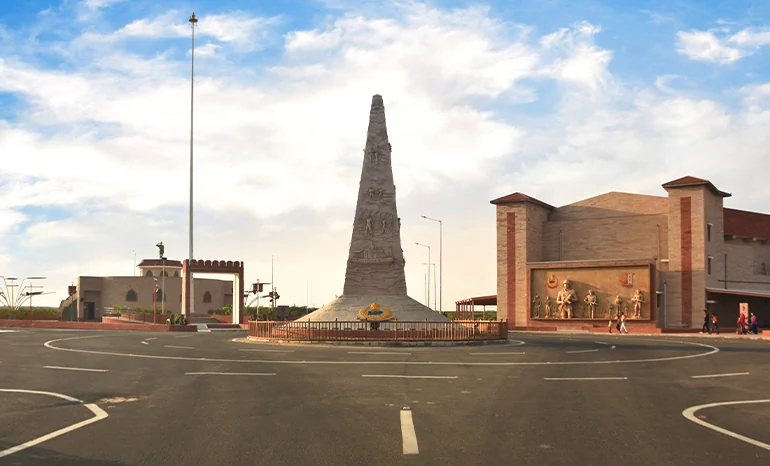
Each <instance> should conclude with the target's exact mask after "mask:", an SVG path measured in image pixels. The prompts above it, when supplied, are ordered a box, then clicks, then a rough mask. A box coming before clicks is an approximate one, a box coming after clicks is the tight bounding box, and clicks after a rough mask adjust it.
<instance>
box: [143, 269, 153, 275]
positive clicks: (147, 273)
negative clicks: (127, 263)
mask: <svg viewBox="0 0 770 466" xmlns="http://www.w3.org/2000/svg"><path fill="white" fill-rule="evenodd" d="M144 276H145V277H152V270H148V271H147V272H145V273H144Z"/></svg>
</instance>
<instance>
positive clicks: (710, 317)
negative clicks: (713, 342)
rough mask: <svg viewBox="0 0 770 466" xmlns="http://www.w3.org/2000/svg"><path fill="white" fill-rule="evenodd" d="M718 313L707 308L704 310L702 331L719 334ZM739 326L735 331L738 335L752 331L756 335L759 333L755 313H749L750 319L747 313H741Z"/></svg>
mask: <svg viewBox="0 0 770 466" xmlns="http://www.w3.org/2000/svg"><path fill="white" fill-rule="evenodd" d="M717 322H718V321H717V315H716V313H713V312H712V313H710V314H709V312H708V311H707V310H705V309H704V310H703V329H702V330H701V333H711V332H712V331H713V332H715V333H716V334H717V335H719V325H718V323H717ZM737 323H738V328H737V329H736V331H735V333H736V334H737V335H747V334H750V333H753V334H755V335H757V334H759V322H758V320H757V315H756V314H755V313H753V312H752V313H749V317H748V319H747V318H746V314H744V313H742V312H741V313H740V315H739V316H738V322H737Z"/></svg>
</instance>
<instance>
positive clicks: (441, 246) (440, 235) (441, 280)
mask: <svg viewBox="0 0 770 466" xmlns="http://www.w3.org/2000/svg"><path fill="white" fill-rule="evenodd" d="M422 218H424V219H425V220H430V221H433V222H438V268H439V285H438V290H439V291H438V292H439V298H438V310H439V311H440V312H444V222H442V221H441V220H439V219H437V218H431V217H428V216H425V215H423V216H422ZM434 281H435V280H434Z"/></svg>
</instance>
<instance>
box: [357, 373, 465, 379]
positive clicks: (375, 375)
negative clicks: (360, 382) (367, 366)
mask: <svg viewBox="0 0 770 466" xmlns="http://www.w3.org/2000/svg"><path fill="white" fill-rule="evenodd" d="M361 377H371V378H383V379H456V378H457V376H456V375H385V374H383V375H378V374H364V375H361Z"/></svg>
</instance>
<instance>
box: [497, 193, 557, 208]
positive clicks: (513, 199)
mask: <svg viewBox="0 0 770 466" xmlns="http://www.w3.org/2000/svg"><path fill="white" fill-rule="evenodd" d="M517 202H531V203H533V204H537V205H539V206H542V207H545V208H546V209H549V210H553V209H555V208H556V207H554V206H552V205H549V204H546V203H545V202H543V201H540V200H537V199H535V198H534V197H531V196H527V195H526V194H523V193H513V194H509V195H507V196H503V197H498V198H497V199H494V200H492V201H489V203H490V204H495V205H500V204H515V203H517Z"/></svg>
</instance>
